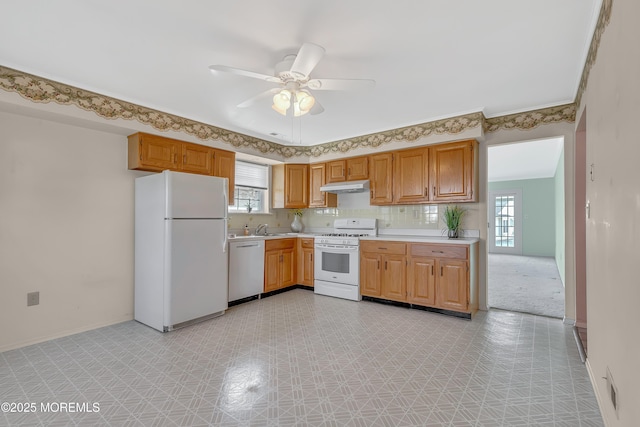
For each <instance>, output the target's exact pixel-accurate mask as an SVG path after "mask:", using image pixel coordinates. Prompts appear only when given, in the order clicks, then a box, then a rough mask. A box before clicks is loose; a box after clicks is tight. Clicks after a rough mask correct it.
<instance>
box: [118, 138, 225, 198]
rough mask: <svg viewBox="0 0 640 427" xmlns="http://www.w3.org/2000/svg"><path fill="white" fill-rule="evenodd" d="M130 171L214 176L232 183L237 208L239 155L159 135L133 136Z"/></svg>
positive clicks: (130, 147)
mask: <svg viewBox="0 0 640 427" xmlns="http://www.w3.org/2000/svg"><path fill="white" fill-rule="evenodd" d="M128 142H129V147H128V151H129V156H128V160H129V169H132V170H142V171H149V172H162V171H163V170H172V171H177V172H187V173H196V174H200V175H213V176H219V177H222V178H227V179H228V180H229V204H230V205H231V204H233V195H234V189H235V184H234V181H235V159H236V153H234V152H232V151H226V150H219V149H217V148H212V147H207V146H205V145H200V144H193V143H190V142H185V141H179V140H177V139H171V138H166V137H163V136H158V135H151V134H148V133H142V132H138V133H135V134H133V135H129V137H128Z"/></svg>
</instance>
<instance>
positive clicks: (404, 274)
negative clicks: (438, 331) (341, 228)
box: [360, 241, 478, 315]
mask: <svg viewBox="0 0 640 427" xmlns="http://www.w3.org/2000/svg"><path fill="white" fill-rule="evenodd" d="M477 245H478V244H477V243H473V244H470V245H451V244H449V245H446V244H439V243H437V244H422V243H405V242H385V241H362V242H361V244H360V248H361V249H360V250H361V253H360V292H361V294H362V295H363V296H369V297H374V298H382V299H387V300H392V301H398V302H407V303H409V304H415V305H421V306H425V307H433V308H438V309H443V310H449V311H456V312H461V313H465V314H469V315H471V314H472V313H474V312H475V311H476V310H477V308H478V301H477V272H476V269H475V265H476V262H477V261H476V257H477Z"/></svg>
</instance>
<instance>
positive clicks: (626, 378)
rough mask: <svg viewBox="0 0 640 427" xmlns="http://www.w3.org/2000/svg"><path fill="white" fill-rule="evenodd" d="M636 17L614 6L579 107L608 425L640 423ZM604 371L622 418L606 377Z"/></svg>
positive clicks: (590, 277)
mask: <svg viewBox="0 0 640 427" xmlns="http://www.w3.org/2000/svg"><path fill="white" fill-rule="evenodd" d="M605 2H606V0H605ZM606 3H608V2H606ZM639 16H640V2H638V1H637V0H616V1H614V2H613V8H612V15H611V20H610V22H609V25H608V27H607V28H606V30H605V32H604V35H603V36H602V41H601V44H600V48H599V49H598V56H597V61H596V64H595V66H594V67H593V68H592V70H591V74H590V77H589V82H588V86H587V90H586V93H585V95H584V97H583V99H582V105H581V110H584V108H586V109H587V110H588V116H587V123H586V125H587V126H586V140H587V165H590V164H593V165H594V176H593V181H591V180H587V201H589V202H590V203H591V218H590V219H588V220H587V313H588V315H587V333H588V359H587V361H588V366H589V369H590V371H591V373H592V379H593V381H594V385H595V387H596V392H597V394H598V397H599V399H600V403H601V405H600V406H601V409H602V410H603V415H604V418H605V421H606V424H607V425H608V426H629V427H631V426H637V425H639V423H640V405H639V404H638V403H640V370H639V369H638V363H639V361H640V332H639V328H638V325H639V322H638V302H639V301H640V279H639V276H638V272H637V270H636V269H637V268H638V265H640V168H639V167H638V159H640V137H639V136H638V134H639V132H638V117H639V116H640V101H639V100H640V53H639V50H638V40H640V26H638V17H639ZM580 116H581V111H580V112H579V113H578V117H580ZM587 171H589V169H587ZM607 366H608V367H609V368H610V370H611V373H612V374H613V378H614V380H615V382H616V385H617V387H618V397H619V399H620V408H619V411H620V412H619V418H618V417H616V415H615V414H614V412H613V409H612V406H611V404H610V403H609V400H608V394H607V393H606V381H605V380H604V379H603V378H602V377H604V376H605V375H606V368H607Z"/></svg>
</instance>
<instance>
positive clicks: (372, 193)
mask: <svg viewBox="0 0 640 427" xmlns="http://www.w3.org/2000/svg"><path fill="white" fill-rule="evenodd" d="M369 194H370V195H371V200H373V198H374V197H375V195H376V189H375V188H372V189H371V192H370V193H369Z"/></svg>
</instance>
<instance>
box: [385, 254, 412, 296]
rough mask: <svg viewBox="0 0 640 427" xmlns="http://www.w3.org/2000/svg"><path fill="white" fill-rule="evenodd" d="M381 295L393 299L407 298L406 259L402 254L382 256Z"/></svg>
mask: <svg viewBox="0 0 640 427" xmlns="http://www.w3.org/2000/svg"><path fill="white" fill-rule="evenodd" d="M382 263H383V264H384V265H381V268H382V270H383V272H382V297H383V298H388V299H390V300H394V301H406V300H407V280H406V274H407V259H406V257H405V256H404V255H385V256H383V257H382Z"/></svg>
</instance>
